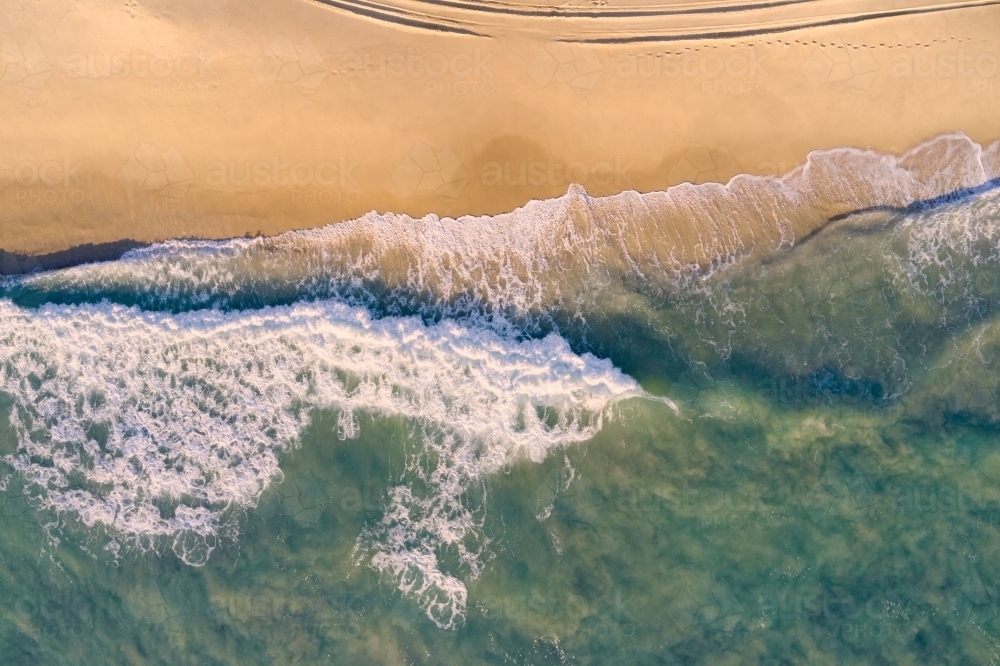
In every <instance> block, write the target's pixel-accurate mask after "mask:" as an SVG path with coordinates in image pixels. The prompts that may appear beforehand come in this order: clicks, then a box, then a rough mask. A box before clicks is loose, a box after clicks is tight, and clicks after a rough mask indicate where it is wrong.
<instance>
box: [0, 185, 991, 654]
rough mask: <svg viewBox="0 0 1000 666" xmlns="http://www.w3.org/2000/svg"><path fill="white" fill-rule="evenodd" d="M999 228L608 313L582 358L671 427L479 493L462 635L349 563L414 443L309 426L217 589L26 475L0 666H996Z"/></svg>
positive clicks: (622, 425) (213, 571) (401, 432)
mask: <svg viewBox="0 0 1000 666" xmlns="http://www.w3.org/2000/svg"><path fill="white" fill-rule="evenodd" d="M979 205H980V203H979V202H974V203H973V204H964V205H963V206H960V207H958V208H953V209H948V210H945V211H943V212H942V211H938V212H936V213H931V214H927V215H925V216H923V217H918V218H917V221H916V222H915V223H913V225H912V226H913V228H912V229H911V230H909V231H908V230H906V229H905V228H903V226H905V225H903V224H902V222H901V221H900V220H899V219H887V220H886V221H885V222H884V223H880V224H879V225H875V226H871V225H869V226H867V227H865V228H863V229H861V228H857V227H852V226H851V225H849V224H845V225H842V226H841V227H839V228H837V229H831V230H830V231H829V232H828V233H825V234H823V235H821V236H820V237H818V238H816V239H812V240H810V241H809V242H807V243H805V244H803V245H802V246H801V247H799V248H796V249H795V250H793V251H788V252H785V253H784V254H783V255H781V256H780V257H778V258H775V259H773V260H771V261H768V262H766V263H764V264H760V265H754V266H746V267H737V268H734V269H732V270H729V271H724V272H722V273H720V274H718V275H717V276H716V277H714V278H713V279H712V280H713V281H711V282H710V283H708V284H703V285H694V286H688V287H685V291H684V292H683V293H678V292H673V293H666V294H665V293H663V292H657V291H655V290H649V289H645V290H644V289H642V288H635V289H632V288H629V287H627V286H623V287H622V288H621V289H620V291H619V292H616V293H612V294H610V295H607V296H605V298H606V299H608V301H607V303H605V304H604V305H602V307H604V306H605V305H606V306H607V307H604V309H603V310H601V311H598V312H594V313H592V314H593V317H592V321H591V328H590V330H589V332H588V335H587V336H586V339H584V338H583V337H573V334H572V333H567V335H569V336H570V338H571V339H572V340H573V341H574V342H573V344H574V346H576V347H578V348H580V349H592V350H595V351H597V352H598V353H601V352H603V353H604V354H605V355H606V356H608V357H610V358H612V359H613V360H614V361H615V362H616V364H618V365H619V366H620V367H622V368H623V369H624V370H625V371H626V372H628V373H629V374H631V375H632V376H634V377H636V378H637V379H639V380H640V381H641V382H642V384H643V385H644V387H645V388H646V389H647V390H648V391H650V392H651V393H654V394H658V395H666V396H669V397H670V398H671V399H672V400H673V401H674V402H675V403H676V406H677V409H676V410H674V409H672V408H671V407H670V406H669V405H666V404H663V403H660V402H655V401H652V400H648V399H644V398H630V399H628V400H625V401H623V402H619V403H617V404H616V405H614V406H613V407H612V408H611V411H612V413H613V414H612V418H611V419H610V420H609V421H608V422H607V423H606V425H605V426H604V427H603V428H602V429H601V430H600V432H599V433H598V434H597V436H596V437H594V438H593V439H591V440H589V441H587V442H585V443H583V444H578V445H572V446H567V447H564V448H562V449H560V450H557V451H555V452H552V453H551V454H550V455H549V456H548V457H547V458H546V459H545V460H544V462H542V463H532V462H528V461H521V462H514V463H511V464H510V465H508V466H506V467H505V468H504V469H503V471H502V472H501V473H499V474H495V475H492V476H490V477H489V478H487V479H485V480H482V481H481V482H480V483H479V484H478V485H475V486H474V487H470V488H468V489H467V494H466V496H465V502H466V504H467V506H468V508H469V509H470V510H471V511H472V512H473V513H474V514H475V515H476V516H478V517H479V518H480V519H481V521H482V530H481V533H479V534H478V538H479V540H480V543H483V542H485V543H487V544H488V545H487V546H486V553H487V554H486V556H485V564H484V570H483V573H482V575H481V576H479V577H478V578H475V577H474V576H470V575H469V572H468V571H467V569H466V568H464V565H462V564H461V563H460V562H459V559H458V558H457V557H455V556H454V553H448V552H443V553H441V566H442V569H444V570H445V571H448V572H453V573H454V574H455V575H456V576H458V577H459V578H461V579H462V580H464V581H465V584H466V586H467V589H468V604H467V608H468V610H467V616H466V619H465V622H464V624H462V626H460V628H458V629H457V630H453V631H452V630H442V629H439V628H438V627H437V626H436V625H435V623H434V622H432V621H431V619H430V618H428V617H427V616H426V615H425V614H424V612H423V611H422V610H421V609H420V607H419V606H418V604H417V602H416V601H415V600H414V599H413V598H411V597H410V596H407V595H404V594H402V593H401V592H400V591H399V590H398V589H397V586H396V584H395V583H394V582H393V581H391V580H386V579H382V580H380V578H379V575H378V574H377V573H376V572H375V571H373V570H372V569H371V568H369V567H368V566H365V563H364V557H365V553H364V552H363V548H360V549H359V546H358V543H359V541H358V536H359V534H362V533H363V532H364V530H365V529H366V528H368V527H370V526H371V525H373V524H375V523H377V522H378V521H379V520H380V518H381V517H382V515H383V511H384V507H385V506H386V498H387V495H388V493H389V492H390V489H391V488H393V487H394V486H396V485H398V484H400V483H405V482H407V480H408V473H409V472H408V470H409V469H410V468H409V467H408V464H407V461H408V460H409V459H410V456H411V455H412V453H413V451H415V450H418V449H419V448H420V435H419V434H417V431H416V430H415V429H414V428H413V427H412V424H411V423H408V422H407V421H406V420H405V419H402V418H386V417H374V416H372V415H370V414H360V415H357V418H358V421H359V424H360V434H359V436H358V437H357V438H355V439H348V440H342V439H340V438H338V436H337V435H336V430H337V426H336V424H337V414H336V412H334V411H318V412H316V413H314V414H313V416H312V419H311V422H310V425H309V426H308V429H307V430H306V432H305V434H304V435H303V437H302V442H301V446H300V447H299V448H298V449H296V450H294V451H292V452H291V453H289V454H287V455H286V457H285V458H284V459H283V460H282V464H281V467H282V470H283V472H284V474H285V478H284V480H283V481H282V482H281V483H280V484H278V485H277V486H275V487H272V488H269V489H268V490H267V491H266V492H265V494H264V496H263V498H262V499H261V501H260V503H259V506H258V507H257V508H256V509H254V510H249V511H246V512H243V513H241V514H240V515H239V516H237V517H236V520H237V521H238V524H239V527H240V534H239V536H238V537H229V536H226V537H220V540H219V544H218V546H217V548H216V550H215V552H214V553H213V554H212V556H211V558H210V559H209V561H208V563H207V564H206V565H205V566H203V567H191V566H187V565H185V564H183V563H182V562H180V560H178V559H177V558H176V557H174V556H173V555H171V554H170V553H169V552H167V553H159V554H156V553H146V554H142V553H136V552H126V553H123V554H119V555H118V556H117V557H115V556H114V554H113V553H110V552H106V551H101V550H99V549H98V548H97V547H96V546H94V544H95V543H100V542H99V541H98V540H95V539H94V538H93V537H94V535H93V534H91V533H90V532H89V531H88V529H86V528H82V527H80V526H79V525H76V524H75V523H74V522H73V520H72V518H71V517H68V516H65V517H64V518H63V527H62V529H59V530H55V531H53V529H52V528H51V516H41V515H39V514H38V513H37V512H36V511H35V510H34V509H33V508H32V503H31V500H30V496H31V495H32V493H33V492H38V491H37V490H32V489H31V488H27V489H25V488H23V487H22V485H21V484H20V482H19V480H18V477H17V476H12V477H10V479H9V481H8V486H7V488H6V490H5V491H4V493H3V494H2V495H0V535H2V538H0V600H2V602H0V663H2V664H4V665H6V664H18V665H19V664H171V665H175V664H199V665H201V664H241V665H242V664H474V663H486V664H564V663H569V664H606V663H622V664H746V663H762V664H763V663H766V664H800V663H802V664H805V663H808V664H845V663H851V664H917V663H927V664H970V663H975V664H990V663H996V662H997V661H1000V362H998V353H997V352H998V351H1000V321H998V320H996V318H995V312H996V306H997V303H998V295H1000V288H998V286H1000V279H998V277H1000V267H998V264H997V262H996V254H997V252H996V247H997V245H996V237H995V234H994V232H993V231H992V230H993V226H992V225H993V224H994V222H995V221H996V211H995V205H993V204H990V206H987V205H986V204H982V206H981V209H977V208H976V206H979ZM991 206H992V207H991ZM970 211H971V212H970ZM956 215H958V216H962V217H963V219H966V218H968V217H969V216H971V217H972V219H973V221H974V222H976V223H977V224H978V225H979V226H977V227H975V228H974V229H973V230H972V231H971V232H970V227H969V225H968V224H966V225H965V226H962V227H961V228H960V229H959V228H958V227H956V231H955V233H954V234H952V235H951V236H948V234H945V235H946V236H948V238H950V239H951V241H952V242H950V244H948V243H946V244H944V245H941V244H938V245H934V252H933V254H934V256H935V257H937V258H938V259H939V260H941V264H940V265H937V264H934V263H933V262H931V263H928V262H926V261H924V260H921V262H918V264H919V266H918V268H919V270H917V271H916V272H910V273H908V272H907V271H908V270H909V269H908V266H910V267H911V268H912V266H913V265H917V264H914V262H913V259H912V257H913V248H914V247H915V246H916V245H919V242H918V241H915V240H914V239H913V238H912V236H913V235H914V234H917V233H918V232H921V230H925V229H927V228H930V226H931V225H934V224H937V225H939V226H941V227H942V228H943V227H944V226H945V225H946V224H947V223H950V221H952V220H953V219H954V217H955V216H956ZM977 216H978V217H977ZM942 233H944V232H942ZM949 233H950V232H949ZM969 238H971V239H972V240H970V241H969V243H971V244H966V242H965V241H966V239H969ZM908 262H909V263H908ZM637 294H638V295H637ZM10 404H11V403H10V402H9V401H8V402H7V403H6V405H4V409H3V410H0V411H2V412H6V411H7V410H8V409H9V407H10ZM16 447H17V444H16V439H15V436H14V434H13V432H12V431H11V428H10V426H9V424H8V423H7V422H5V421H4V422H0V454H9V453H12V452H14V450H15V449H16ZM9 471H10V470H9V469H6V470H4V472H3V474H6V473H9ZM0 475H2V474H0ZM410 480H411V481H412V479H410ZM46 525H48V527H46Z"/></svg>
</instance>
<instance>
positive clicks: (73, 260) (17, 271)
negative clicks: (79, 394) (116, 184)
mask: <svg viewBox="0 0 1000 666" xmlns="http://www.w3.org/2000/svg"><path fill="white" fill-rule="evenodd" d="M960 136H962V135H956V134H947V135H942V136H939V137H935V138H934V139H931V140H930V141H927V142H924V143H922V144H920V145H918V146H916V147H915V148H913V149H911V150H910V151H908V152H907V155H909V154H911V153H914V152H918V151H920V150H921V149H923V148H927V147H931V148H933V146H934V145H935V143H936V142H946V141H949V140H952V141H953V140H955V139H957V138H958V137H960ZM841 150H849V149H841ZM831 152H833V151H831ZM994 153H995V157H996V164H995V165H993V164H988V165H987V166H984V167H983V169H984V176H985V180H984V181H983V182H981V183H978V184H977V183H968V184H965V185H960V184H959V183H955V185H956V186H955V187H954V188H953V189H947V190H946V191H942V192H937V193H932V194H931V195H930V196H926V197H924V198H918V199H914V200H911V201H901V202H899V201H898V202H897V203H874V204H872V205H866V206H860V207H857V208H852V209H850V210H847V211H844V212H839V213H836V214H833V215H830V216H829V217H827V218H826V219H825V220H823V221H822V222H820V223H819V224H814V225H812V227H811V228H808V229H807V230H806V231H805V233H804V234H803V235H801V236H799V237H797V238H795V239H794V240H793V242H792V246H795V245H800V244H802V243H803V242H806V241H808V240H809V239H810V238H812V237H814V236H815V235H816V234H818V233H820V232H821V231H823V230H824V229H825V228H826V227H827V226H828V225H829V224H832V223H835V222H839V221H842V220H846V219H849V218H852V217H856V216H860V215H866V214H869V213H889V214H901V215H902V214H909V213H916V212H922V211H927V210H933V209H934V208H939V207H942V206H948V205H953V204H956V203H961V202H962V201H965V200H969V199H973V198H975V197H977V196H980V195H982V194H986V193H987V192H990V191H993V190H997V189H1000V140H998V141H997V142H995V143H994V144H992V145H991V146H989V147H988V148H987V150H984V151H982V152H981V153H980V155H987V156H988V157H989V156H992V155H993V154H994ZM818 154H819V156H820V157H821V158H822V157H824V156H826V154H824V153H818ZM884 157H887V156H884ZM895 159H897V160H900V159H902V158H901V157H898V156H897V157H896V158H895ZM987 161H988V162H989V159H988V160H987ZM980 163H982V158H981V157H980ZM809 164H810V163H809V162H807V164H805V165H800V166H799V167H797V168H796V169H795V170H793V172H795V171H800V170H803V169H805V168H806V166H807V165H809ZM936 175H942V174H936ZM740 177H747V175H746V174H739V175H738V176H735V177H734V178H733V179H731V180H730V181H729V183H727V184H726V185H725V186H724V187H725V188H726V190H729V188H730V187H731V186H732V185H733V182H734V181H735V180H737V179H738V178H740ZM758 180H760V181H761V182H765V183H766V182H767V179H758ZM781 180H783V179H779V180H777V181H775V182H778V183H780V182H781ZM684 185H690V184H682V185H681V186H674V188H671V190H672V189H675V188H678V187H684ZM579 189H580V188H578V187H576V186H571V187H570V189H569V191H567V193H566V194H564V195H562V196H560V197H556V198H554V199H551V200H546V201H531V202H528V204H527V205H526V206H525V207H519V208H517V209H515V210H513V211H508V212H507V213H504V214H502V215H510V216H516V215H518V214H521V213H522V211H524V210H525V208H527V207H530V206H531V205H533V204H534V205H539V206H546V205H549V206H551V205H555V204H557V203H558V202H560V201H563V200H564V199H567V198H568V197H570V196H571V195H572V194H573V193H574V192H575V191H578V190H579ZM695 189H706V188H701V187H700V186H695ZM708 189H712V190H714V188H712V186H711V185H709V188H708ZM734 189H735V188H734ZM671 190H667V191H665V192H651V193H639V192H634V191H631V192H623V193H620V194H619V196H621V195H624V196H628V195H634V196H638V197H643V196H649V195H657V194H662V195H666V196H669V195H670V193H671ZM896 194H897V195H898V193H896ZM583 195H584V196H585V197H586V198H587V199H590V200H593V199H599V200H602V201H597V202H594V203H596V204H597V205H598V207H600V204H601V203H604V201H603V200H611V201H614V200H615V195H612V196H610V197H593V196H591V195H589V194H587V193H586V192H585V191H584V192H583ZM820 196H822V194H820ZM367 215H374V216H382V215H390V216H391V215H394V214H393V213H391V212H387V213H379V212H377V211H370V212H369V213H367ZM462 217H468V216H459V217H458V218H452V219H455V220H456V221H458V222H461V220H462ZM357 219H358V218H355V220H357ZM444 219H448V218H444ZM352 221H354V220H344V221H342V222H336V223H331V225H338V224H350V223H351V222H352ZM331 225H323V226H321V227H315V228H314V229H322V228H324V227H327V226H331ZM301 231H308V230H296V229H291V230H287V231H283V232H280V233H278V234H275V235H272V236H266V237H267V238H277V237H280V236H283V235H285V234H289V233H296V232H301ZM251 237H258V236H254V235H251V234H246V235H244V236H233V237H229V238H206V237H197V236H188V237H180V238H172V239H165V241H155V242H143V241H138V240H135V239H131V238H125V239H121V240H117V241H111V242H108V243H98V244H94V243H85V244H81V245H78V246H75V247H71V248H68V249H66V250H61V251H58V252H52V253H49V254H43V255H30V254H20V253H16V252H8V251H6V250H4V249H2V248H0V276H3V277H10V276H16V275H29V274H32V273H37V272H45V271H52V270H60V269H64V268H72V267H74V266H80V265H84V264H91V263H101V262H108V261H116V260H118V259H120V258H121V257H122V256H123V255H125V254H126V253H127V252H129V251H131V250H135V249H142V248H146V247H150V246H152V245H155V244H157V243H158V242H166V241H193V242H200V241H204V242H219V243H224V242H226V241H228V240H234V239H237V238H251ZM774 249H778V248H774ZM753 251H754V249H753V248H752V249H751V252H753ZM731 258H734V257H733V256H730V257H726V258H724V259H723V260H722V261H723V262H725V261H727V260H728V259H731Z"/></svg>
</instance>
